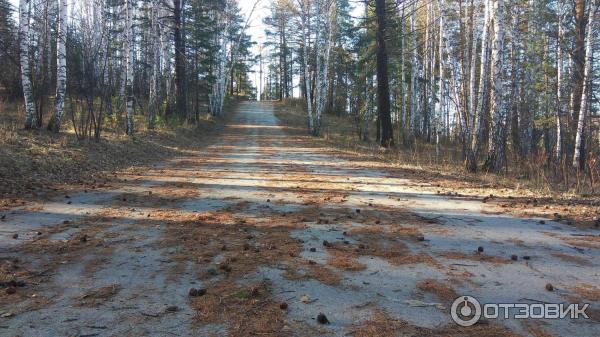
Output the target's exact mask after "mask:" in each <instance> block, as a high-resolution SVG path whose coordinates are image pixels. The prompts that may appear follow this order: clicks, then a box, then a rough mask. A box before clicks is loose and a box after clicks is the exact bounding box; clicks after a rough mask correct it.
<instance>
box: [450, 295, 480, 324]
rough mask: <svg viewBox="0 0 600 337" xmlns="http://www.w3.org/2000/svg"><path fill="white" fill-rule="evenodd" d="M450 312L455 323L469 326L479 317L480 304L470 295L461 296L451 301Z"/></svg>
mask: <svg viewBox="0 0 600 337" xmlns="http://www.w3.org/2000/svg"><path fill="white" fill-rule="evenodd" d="M450 314H451V315H452V320H454V322H456V324H458V325H460V326H471V325H473V324H475V323H477V321H479V319H480V318H481V304H479V301H477V300H476V299H475V298H473V297H471V296H461V297H459V298H457V299H455V300H454V303H452V308H450Z"/></svg>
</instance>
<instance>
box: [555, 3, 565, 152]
mask: <svg viewBox="0 0 600 337" xmlns="http://www.w3.org/2000/svg"><path fill="white" fill-rule="evenodd" d="M563 11H564V0H558V3H557V16H558V38H557V43H556V45H557V46H556V53H557V55H556V147H555V152H554V160H555V162H556V163H560V161H561V159H562V125H561V120H560V118H561V115H562V114H563V91H562V87H563V76H564V74H563V72H564V62H563V39H564V35H565V28H564V24H563Z"/></svg>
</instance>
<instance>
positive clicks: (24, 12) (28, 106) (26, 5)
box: [19, 0, 37, 129]
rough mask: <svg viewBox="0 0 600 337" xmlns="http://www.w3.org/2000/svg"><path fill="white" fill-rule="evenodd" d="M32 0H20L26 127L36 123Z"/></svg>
mask: <svg viewBox="0 0 600 337" xmlns="http://www.w3.org/2000/svg"><path fill="white" fill-rule="evenodd" d="M30 13H31V1H30V0H20V2H19V40H20V41H21V44H20V49H21V51H20V63H21V84H22V86H23V98H24V99H25V129H31V128H33V127H34V126H35V125H36V124H37V123H36V109H35V101H34V99H33V86H32V84H31V69H30V67H29V65H30V59H29V27H30V22H29V21H30V20H29V17H30Z"/></svg>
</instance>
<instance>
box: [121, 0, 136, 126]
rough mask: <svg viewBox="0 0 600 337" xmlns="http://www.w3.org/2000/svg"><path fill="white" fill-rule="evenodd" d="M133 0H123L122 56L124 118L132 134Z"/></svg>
mask: <svg viewBox="0 0 600 337" xmlns="http://www.w3.org/2000/svg"><path fill="white" fill-rule="evenodd" d="M132 2H133V0H125V2H124V5H123V7H124V11H125V31H124V33H125V40H124V48H123V49H124V52H125V53H124V54H125V55H124V57H125V76H126V79H125V83H126V86H125V96H126V99H127V103H126V109H127V111H126V114H127V116H126V118H127V134H128V135H133V132H134V120H133V118H134V116H133V100H134V97H133V50H132V49H133V41H134V39H133V4H132Z"/></svg>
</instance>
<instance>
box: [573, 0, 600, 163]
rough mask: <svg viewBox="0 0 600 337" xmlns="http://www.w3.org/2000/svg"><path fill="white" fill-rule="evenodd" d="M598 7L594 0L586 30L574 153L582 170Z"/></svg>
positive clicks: (574, 157) (576, 161)
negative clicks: (581, 89)
mask: <svg viewBox="0 0 600 337" xmlns="http://www.w3.org/2000/svg"><path fill="white" fill-rule="evenodd" d="M597 9H598V2H597V1H595V0H592V3H590V8H589V16H588V27H587V32H586V42H585V68H584V73H583V92H582V94H581V109H580V111H579V119H578V121H577V133H576V135H575V153H574V154H573V168H575V169H576V170H581V169H583V167H582V166H581V164H582V163H581V157H582V156H583V153H582V152H583V147H584V141H585V137H584V126H585V119H586V117H587V112H588V108H589V100H590V96H589V95H590V86H591V79H592V78H591V76H592V58H593V55H594V51H593V40H594V34H595V29H596V22H595V17H596V15H595V14H596V11H597Z"/></svg>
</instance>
